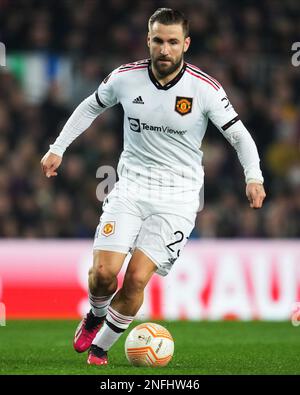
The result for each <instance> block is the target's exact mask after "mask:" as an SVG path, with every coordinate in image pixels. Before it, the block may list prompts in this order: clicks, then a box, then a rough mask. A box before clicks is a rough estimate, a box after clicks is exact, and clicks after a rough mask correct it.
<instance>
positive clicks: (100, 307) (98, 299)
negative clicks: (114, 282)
mask: <svg viewBox="0 0 300 395" xmlns="http://www.w3.org/2000/svg"><path fill="white" fill-rule="evenodd" d="M113 296H114V295H108V296H94V295H92V294H91V293H89V301H90V305H91V309H92V312H93V314H94V315H95V316H96V317H104V316H105V315H106V314H107V309H108V306H109V304H110V301H111V300H112V298H113Z"/></svg>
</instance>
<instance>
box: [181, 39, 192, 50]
mask: <svg viewBox="0 0 300 395" xmlns="http://www.w3.org/2000/svg"><path fill="white" fill-rule="evenodd" d="M190 44H191V37H186V38H185V39H184V46H183V51H184V52H186V51H187V50H188V49H189V46H190Z"/></svg>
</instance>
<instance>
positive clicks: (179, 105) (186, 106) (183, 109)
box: [175, 96, 193, 115]
mask: <svg viewBox="0 0 300 395" xmlns="http://www.w3.org/2000/svg"><path fill="white" fill-rule="evenodd" d="M192 106H193V98H192V97H181V96H176V102H175V111H176V112H178V114H180V115H187V114H189V113H190V112H192Z"/></svg>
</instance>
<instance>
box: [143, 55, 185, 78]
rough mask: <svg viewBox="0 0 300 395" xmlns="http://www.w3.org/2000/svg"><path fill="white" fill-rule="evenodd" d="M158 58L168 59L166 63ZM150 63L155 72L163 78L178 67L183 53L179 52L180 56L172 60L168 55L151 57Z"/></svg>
mask: <svg viewBox="0 0 300 395" xmlns="http://www.w3.org/2000/svg"><path fill="white" fill-rule="evenodd" d="M160 60H168V62H166V63H162V62H160ZM151 61H152V65H153V67H154V68H155V71H156V72H157V74H158V75H159V76H160V77H161V78H163V77H167V76H168V75H170V74H172V73H173V72H174V71H176V70H177V69H179V67H180V66H181V64H182V61H183V54H181V56H180V58H178V59H175V60H172V59H170V58H168V57H163V56H159V57H157V58H156V59H155V58H154V57H153V56H152V57H151Z"/></svg>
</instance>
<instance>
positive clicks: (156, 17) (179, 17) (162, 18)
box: [148, 8, 189, 37]
mask: <svg viewBox="0 0 300 395" xmlns="http://www.w3.org/2000/svg"><path fill="white" fill-rule="evenodd" d="M154 22H158V23H161V24H162V25H176V24H180V25H182V29H183V33H184V36H185V37H188V35H189V21H188V20H187V19H186V17H185V16H184V14H183V13H182V12H180V11H177V10H173V9H172V8H158V9H157V10H156V11H155V12H154V14H153V15H151V16H150V18H149V22H148V27H149V30H150V27H152V25H153V24H154Z"/></svg>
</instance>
